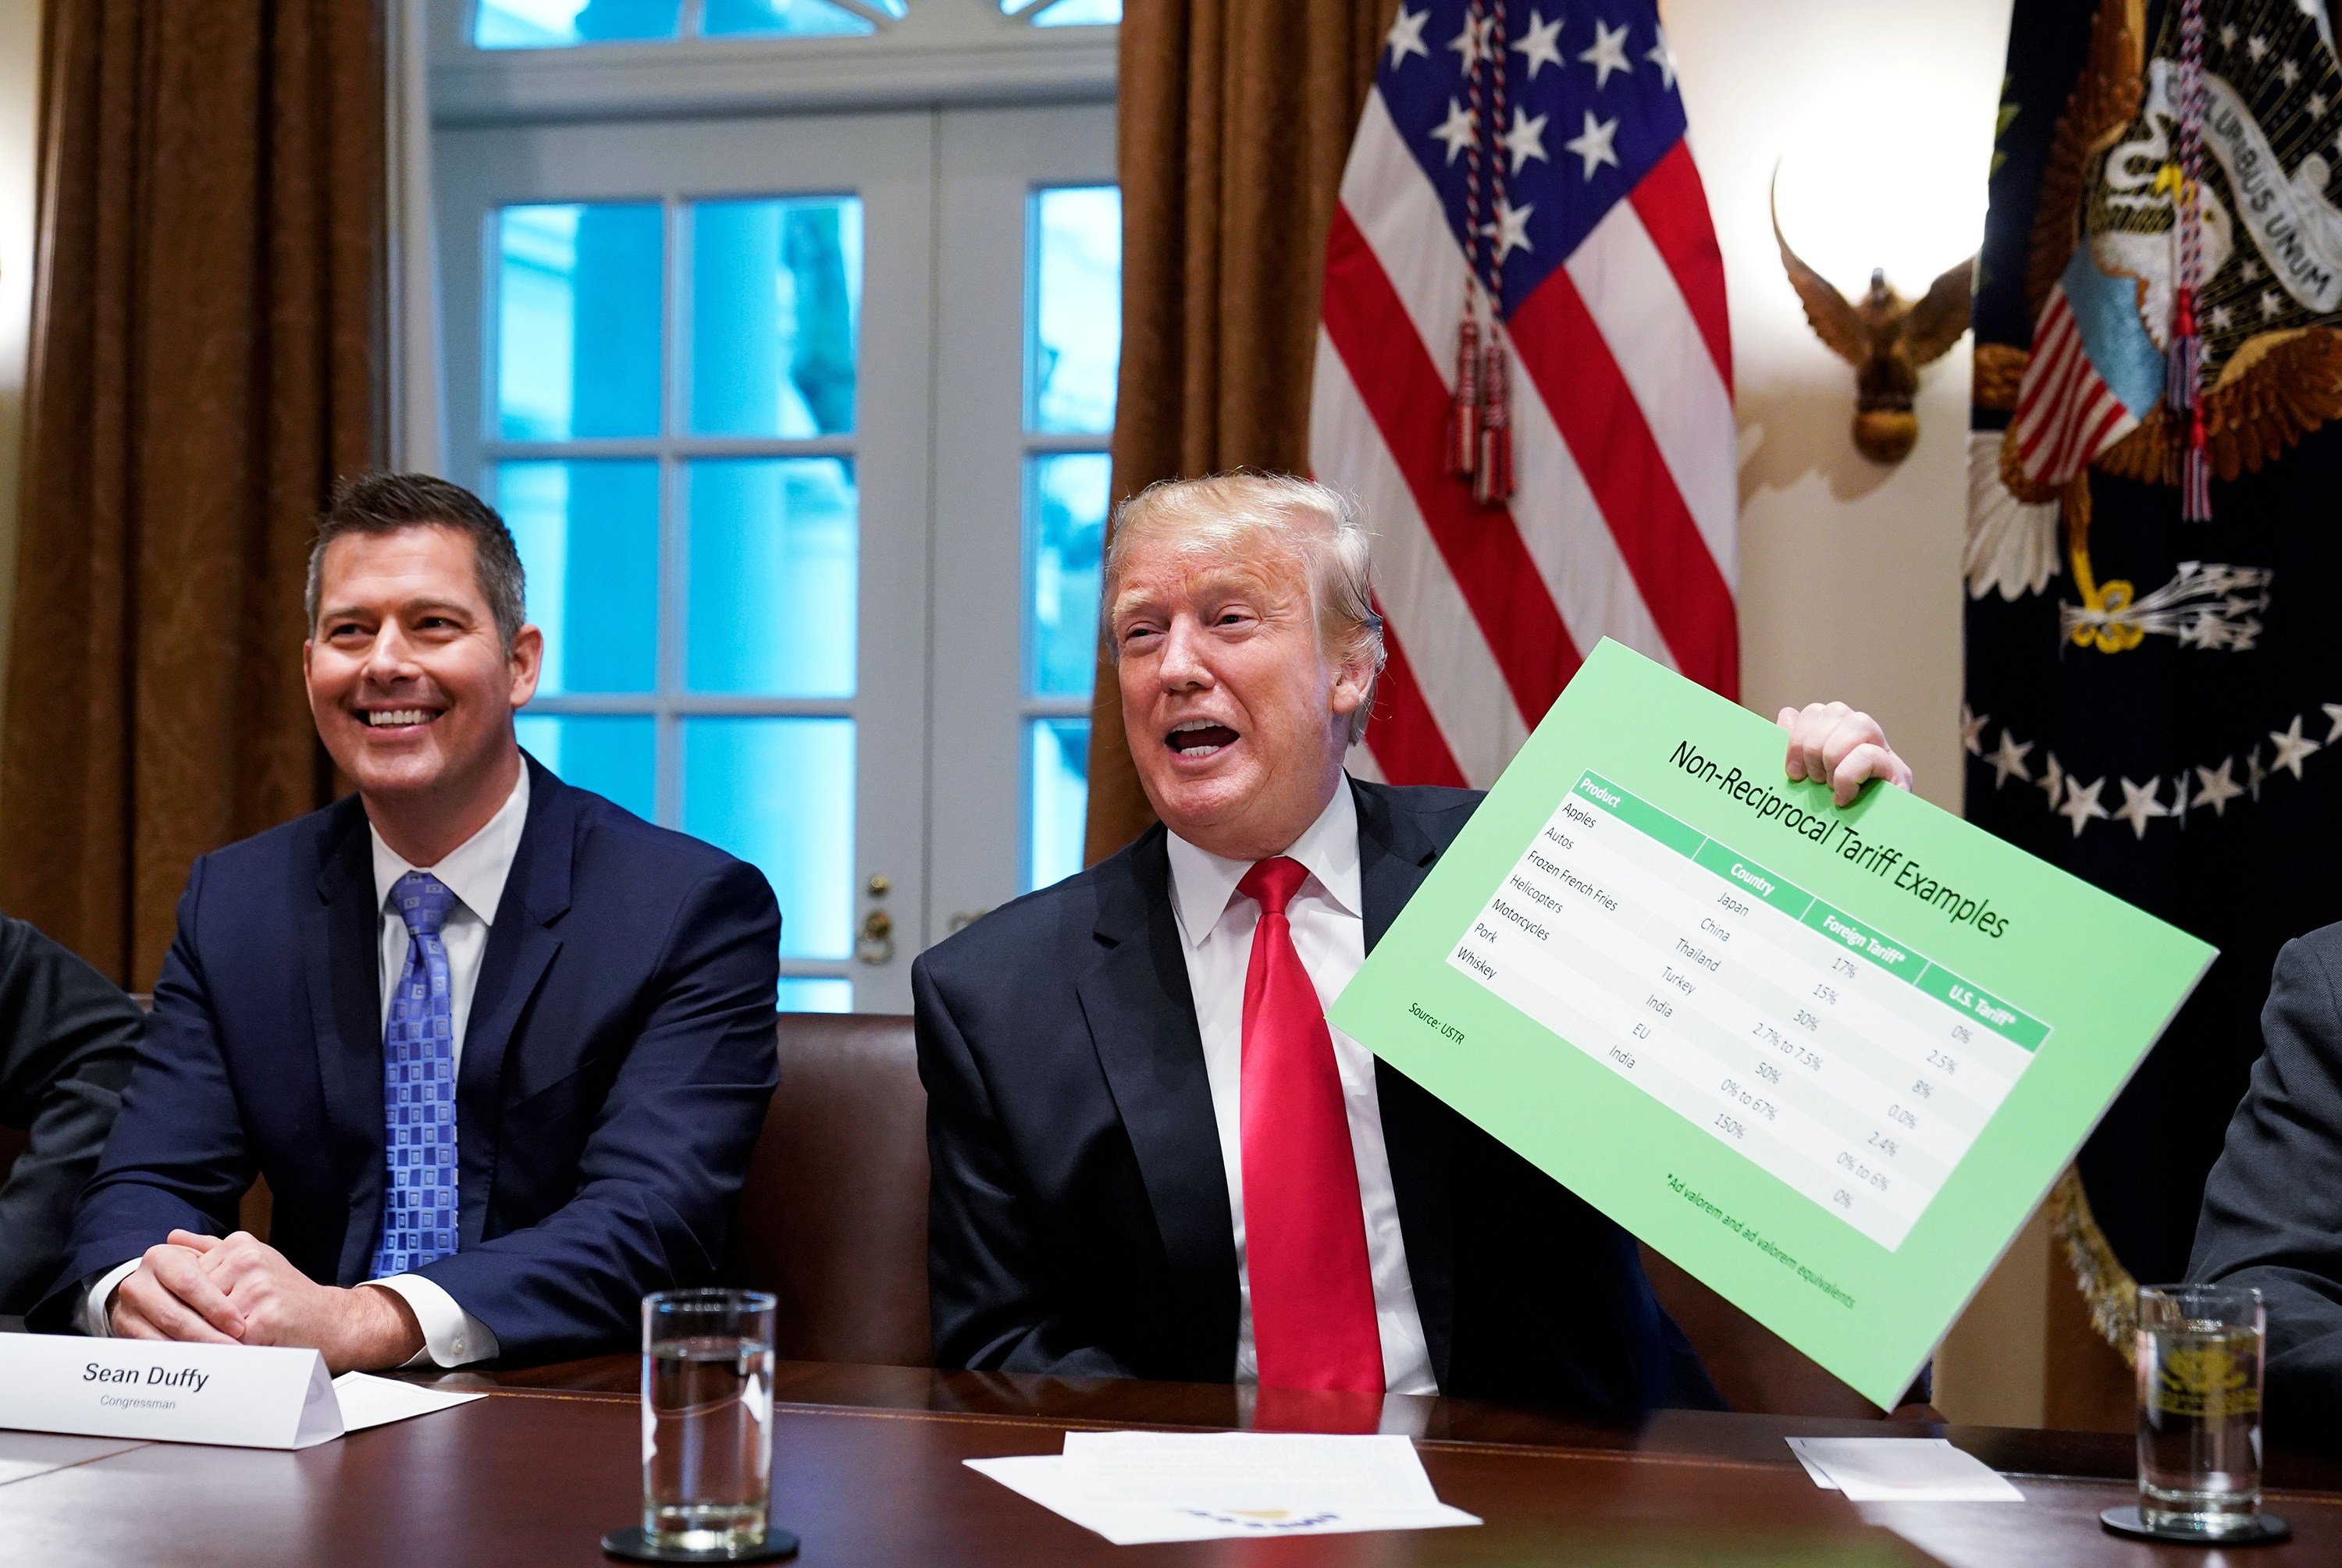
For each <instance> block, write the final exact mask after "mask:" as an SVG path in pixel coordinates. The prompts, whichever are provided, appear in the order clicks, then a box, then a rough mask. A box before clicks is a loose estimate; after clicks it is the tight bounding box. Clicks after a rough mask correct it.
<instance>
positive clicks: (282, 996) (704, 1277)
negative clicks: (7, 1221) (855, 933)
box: [35, 759, 780, 1361]
mask: <svg viewBox="0 0 2342 1568" xmlns="http://www.w3.org/2000/svg"><path fill="white" fill-rule="evenodd" d="M526 765H527V766H528V768H529V770H530V773H529V803H528V820H527V823H526V824H525V826H524V828H523V829H522V832H521V838H520V846H519V849H518V851H517V852H516V854H515V856H514V859H513V864H512V871H511V874H510V875H509V876H508V877H507V879H506V881H505V891H504V899H503V903H502V904H500V905H499V906H498V908H497V910H496V917H495V921H494V923H493V924H491V925H490V927H489V934H488V941H487V947H486V951H485V955H484V957H483V959H482V963H481V969H480V977H479V982H478V985H477V987H476V989H475V992H474V994H473V999H472V1010H471V1014H470V1018H469V1022H468V1023H467V1024H466V1025H465V1035H464V1050H463V1061H462V1064H461V1066H460V1067H459V1069H458V1073H457V1078H456V1087H455V1106H456V1114H455V1122H456V1160H457V1167H456V1168H457V1172H458V1193H459V1200H460V1204H461V1229H460V1242H461V1245H460V1249H459V1250H458V1251H457V1252H456V1253H455V1255H453V1256H452V1257H446V1258H442V1259H440V1260H439V1261H438V1262H437V1263H432V1264H429V1265H428V1266H426V1267H425V1268H423V1269H420V1270H418V1271H416V1272H417V1273H421V1274H422V1275H423V1276H424V1277H425V1278H426V1279H429V1280H431V1281H433V1282H434V1283H437V1284H438V1285H440V1286H441V1287H443V1288H444V1289H445V1291H446V1292H447V1293H448V1294H449V1295H451V1296H453V1297H455V1301H456V1302H457V1303H458V1304H460V1305H461V1306H462V1307H463V1308H464V1310H465V1312H468V1313H471V1314H472V1315H473V1316H474V1317H476V1318H478V1319H479V1320H480V1321H482V1322H483V1323H486V1324H487V1325H488V1327H489V1328H490V1329H492V1330H494V1331H495V1336H496V1341H497V1343H498V1345H499V1347H500V1349H501V1352H502V1355H503V1357H504V1359H505V1360H507V1361H543V1360H549V1359H553V1358H556V1357H562V1356H573V1355H584V1354H588V1353H599V1352H606V1351H616V1350H623V1349H626V1348H628V1347H629V1346H631V1345H633V1344H634V1343H636V1341H637V1338H638V1335H639V1327H638V1324H639V1322H640V1318H639V1303H640V1302H641V1299H642V1296H643V1294H644V1293H646V1292H648V1291H655V1290H664V1289H667V1288H669V1287H672V1286H676V1285H686V1284H696V1283H706V1282H708V1281H709V1280H711V1279H712V1278H713V1277H714V1276H715V1273H716V1270H717V1268H718V1267H719V1265H720V1263H721V1260H722V1259H723V1257H724V1254H725V1246H726V1239H727V1238H726V1232H727V1229H728V1227H729V1225H730V1223H731V1220H732V1214H733V1209H734V1205H735V1203H736V1200H737V1197H738V1194H739V1190H740V1184H741V1182H742V1180H743V1178H744V1177H745V1176H746V1173H747V1169H748V1157H749V1153H750V1150H751V1148H752V1146H753V1145H754V1144H755V1142H756V1134H757V1133H758V1131H759V1129H760V1128H761V1127H762V1125H763V1122H764V1115H765V1108H766V1103H767V1102H768V1101H769V1100H770V1099H771V1097H772V1093H773V1088H774V1084H775V1083H776V1080H777V1077H778V1059H777V1057H776V1054H775V1050H774V1044H773V1024H774V998H775V994H776V982H777V974H778V968H779V951H780V913H779V911H778V909H777V908H776V906H775V904H774V901H773V894H772V889H771V888H770V887H769V886H768V885H767V884H766V881H765V878H764V876H763V874H761V873H759V872H758V871H757V870H756V868H755V867H754V866H751V865H747V864H744V863H743V862H740V861H737V860H735V859H734V858H732V857H731V856H730V855H728V854H725V853H724V852H723V851H721V850H718V849H716V848H713V847H711V846H710V845H707V844H701V843H699V842H697V841H696V840H694V839H690V838H686V837H684V836H683V835H682V834H675V833H669V832H666V830H664V829H661V828H656V827H653V826H651V825H650V824H647V823H646V822H643V821H642V820H641V819H640V818H637V817H635V816H633V815H630V814H628V813H626V812H625V811H623V810H621V809H620V808H618V807H617V806H616V805H613V804H610V803H609V802H608V801H606V800H604V799H603V798H602V797H601V796H599V795H596V794H588V793H587V792H586V791H584V790H580V789H573V788H570V787H569V786H568V785H566V784H563V783H562V782H561V781H560V780H559V779H557V778H555V777H554V776H553V774H550V773H548V772H546V771H545V769H544V768H542V767H540V766H538V765H537V764H536V763H535V761H534V760H533V759H530V760H528V762H527V764H526ZM380 909H381V905H380V903H379V901H378V899H377V897H376V894H375V884H374V863H373V847H372V841H371V837H370V835H369V834H368V833H367V829H366V818H365V810H364V809H363V807H361V805H360V804H359V803H358V801H357V800H356V798H355V797H351V798H349V799H345V800H343V801H341V802H339V803H338V804H335V805H331V806H328V807H327V808H325V810H324V811H320V812H316V813H314V814H310V815H308V816H305V817H303V818H301V819H300V820H298V821H296V822H293V823H288V824H285V826H283V827H280V828H276V829H275V830H273V831H271V832H268V833H265V834H260V835H259V836H258V837H255V838H250V839H246V840H245V841H244V842H243V843H241V844H231V845H229V846H228V847H227V848H225V849H223V850H220V851H218V852H217V853H216V854H208V855H205V856H204V857H203V858H202V859H201V860H198V861H197V862H196V863H195V868H194V870H193V871H191V872H190V873H189V874H188V877H187V888H186V892H185V894H183V895H182V896H181V898H180V900H179V913H178V922H179V924H178V934H177V935H176V936H175V938H174V939H173V941H172V944H171V951H170V954H169V956H168V957H166V958H165V960H164V964H163V975H162V979H161V981H160V983H159V984H157V985H156V986H155V1011H154V1014H153V1016H152V1018H151V1020H150V1024H149V1027H148V1031H147V1042H146V1047H145V1053H144V1054H143V1057H142V1059H141V1061H140V1063H139V1065H138V1067H137V1070H136V1071H135V1074H133V1075H132V1078H131V1081H130V1085H129V1089H128V1091H127V1093H126V1094H125V1100H124V1104H123V1109H122V1114H121V1116H120V1118H119V1119H118V1120H117V1121H116V1122H115V1126H114V1133H113V1135H112V1137H111V1138H110V1139H109V1140H108V1141H107V1144H106V1147H105V1157H104V1158H103V1159H102V1160H101V1161H100V1162H99V1165H98V1171H97V1174H96V1175H95V1177H93V1178H92V1179H91V1182H90V1184H89V1187H88V1189H87V1191H86V1192H85V1193H84V1194H83V1197H82V1203H81V1207H80V1210H79V1212H78V1213H77V1214H76V1215H75V1222H74V1227H73V1235H72V1239H71V1242H70V1243H69V1245H68V1247H67V1253H66V1264H65V1270H64V1273H63V1274H62V1275H61V1276H60V1278H59V1279H58V1281H57V1283H56V1284H55V1286H54V1287H53V1288H52V1290H51V1293H50V1295H49V1297H48V1298H47V1300H46V1301H45V1303H43V1306H42V1308H41V1311H40V1313H39V1314H38V1316H37V1317H36V1320H35V1321H36V1323H55V1322H60V1321H62V1320H63V1319H64V1317H65V1316H66V1315H67V1314H69V1313H70V1312H71V1310H72V1308H73V1306H74V1304H75V1302H76V1301H77V1299H78V1296H79V1293H80V1292H81V1291H82V1289H83V1288H84V1286H85V1283H87V1282H88V1281H90V1280H91V1279H92V1278H93V1277H94V1276H95V1275H97V1274H100V1273H104V1272H105V1270H107V1269H110V1268H112V1267H114V1266H115V1265H116V1264H118V1263H124V1262H126V1261H128V1260H129V1259H132V1258H135V1257H137V1256H138V1255H139V1254H140V1253H143V1252H145V1249H146V1248H148V1247H150V1246H153V1245H155V1243H158V1242H160V1241H162V1240H163V1238H164V1236H165V1233H168V1232H169V1231H170V1230H172V1229H173V1228H174V1227H183V1228H185V1229H188V1230H193V1231H205V1232H210V1233H214V1234H223V1235H224V1234H225V1233H227V1231H228V1230H229V1229H230V1228H231V1227H232V1226H233V1224H234V1223H235V1213H236V1203H237V1200H238V1199H239V1198H240V1197H241V1196H242V1194H243V1193H244V1191H245V1188H246V1187H247V1186H249V1185H250V1184H251V1183H252V1179H253V1177H254V1176H255V1175H262V1176H265V1177H267V1178H268V1187H269V1192H270V1193H271V1195H272V1197H273V1199H274V1202H275V1207H274V1210H273V1212H272V1214H271V1219H270V1227H269V1229H270V1233H269V1237H268V1240H269V1242H270V1243H271V1244H272V1245H274V1246H275V1248H276V1249H277V1250H278V1251H280V1252H282V1253H284V1254H285V1257H286V1258H287V1259H288V1260H290V1261H291V1262H292V1263H293V1264H294V1266H295V1267H296V1268H298V1269H300V1270H301V1271H302V1272H303V1273H305V1274H307V1275H309V1277H311V1278H312V1279H315V1280H319V1281H322V1282H325V1283H333V1284H341V1285H350V1284H355V1283H358V1282H359V1281H361V1280H364V1279H365V1277H366V1273H367V1266H368V1264H369V1263H370V1261H371V1255H372V1253H373V1251H374V1247H375V1239H376V1233H377V1232H378V1230H379V1228H380V1225H381V1220H382V1202H383V1184H384V1158H383V1062H382V1030H383V1025H382V994H381V978H380V957H379V954H380V951H381V949H380V945H379V927H378V924H377V921H378V918H379V914H380Z"/></svg>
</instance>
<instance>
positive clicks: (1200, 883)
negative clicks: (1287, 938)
mask: <svg viewBox="0 0 2342 1568" xmlns="http://www.w3.org/2000/svg"><path fill="white" fill-rule="evenodd" d="M1166 846H1167V847H1168V848H1169V850H1170V852H1171V907H1172V911H1173V913H1174V914H1176V915H1177V916H1178V920H1179V934H1181V935H1182V936H1184V937H1186V939H1187V945H1188V946H1189V947H1200V946H1202V945H1203V944H1204V939H1205V938H1206V937H1208V936H1209V935H1211V934H1212V932H1213V930H1214V929H1215V928H1216V927H1217V926H1218V924H1220V916H1221V915H1222V914H1225V913H1226V911H1227V907H1228V900H1229V898H1230V897H1232V896H1233V895H1234V894H1235V893H1236V884H1237V883H1239V882H1242V881H1243V880H1244V875H1245V873H1246V872H1248V871H1250V870H1251V869H1252V867H1253V863H1252V862H1251V861H1248V860H1229V859H1226V857H1224V856H1221V855H1216V854H1212V853H1211V852H1210V851H1208V850H1203V849H1198V848H1196V846H1195V845H1194V844H1189V843H1188V842H1187V841H1186V839H1184V838H1181V837H1180V836H1179V835H1178V834H1176V833H1175V834H1170V835H1169V838H1168V841H1167V845H1166ZM1285 854H1286V856H1287V857H1288V858H1289V859H1293V860H1297V861H1299V862H1300V863H1301V864H1302V867H1303V868H1304V869H1305V870H1306V871H1307V872H1308V873H1309V875H1310V878H1311V881H1312V882H1314V883H1315V884H1316V887H1317V890H1318V891H1319V892H1320V893H1322V894H1325V895H1326V897H1328V898H1330V899H1332V900H1333V901H1334V904H1335V907H1336V908H1338V909H1339V910H1341V912H1342V913H1343V914H1347V915H1350V916H1352V917H1353V918H1356V917H1358V914H1359V910H1360V908H1361V907H1362V902H1361V895H1360V893H1359V887H1358V804H1357V802H1356V801H1355V800H1353V799H1352V798H1351V796H1350V780H1349V775H1348V774H1344V775H1343V777H1342V783H1341V786H1340V787H1339V788H1337V789H1336V790H1335V792H1334V798H1333V799H1332V800H1329V801H1327V802H1326V809H1325V810H1324V811H1321V812H1319V813H1318V814H1317V820H1316V822H1313V823H1311V824H1309V826H1308V828H1307V830H1306V831H1305V832H1304V833H1303V834H1302V835H1301V836H1300V837H1299V838H1297V839H1295V840H1294V841H1293V844H1292V846H1291V847H1290V848H1288V849H1287V850H1286V852H1285Z"/></svg>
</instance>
